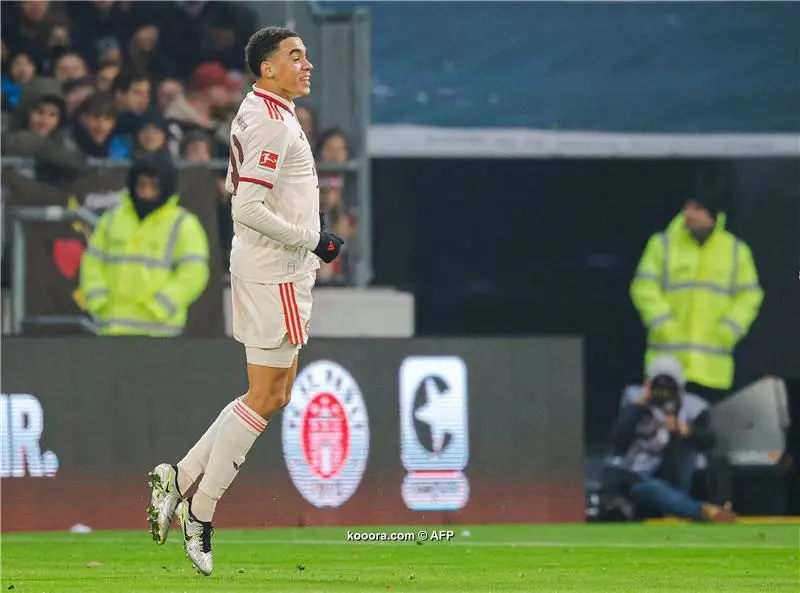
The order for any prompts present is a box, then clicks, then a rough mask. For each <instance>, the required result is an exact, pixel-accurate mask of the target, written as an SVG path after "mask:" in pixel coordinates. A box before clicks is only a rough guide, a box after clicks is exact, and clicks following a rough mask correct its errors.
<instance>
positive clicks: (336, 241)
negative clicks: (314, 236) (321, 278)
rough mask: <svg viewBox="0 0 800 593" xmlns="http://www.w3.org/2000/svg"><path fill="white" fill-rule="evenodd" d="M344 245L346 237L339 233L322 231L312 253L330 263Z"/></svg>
mask: <svg viewBox="0 0 800 593" xmlns="http://www.w3.org/2000/svg"><path fill="white" fill-rule="evenodd" d="M342 245H344V239H342V238H341V237H340V236H339V235H334V234H333V233H326V232H325V231H322V232H321V233H320V234H319V243H317V247H316V249H314V251H313V252H312V253H314V255H316V256H317V257H319V258H320V259H321V260H322V261H324V262H325V263H326V264H329V263H331V262H332V261H333V260H335V259H336V257H337V256H338V255H339V251H340V250H341V249H342Z"/></svg>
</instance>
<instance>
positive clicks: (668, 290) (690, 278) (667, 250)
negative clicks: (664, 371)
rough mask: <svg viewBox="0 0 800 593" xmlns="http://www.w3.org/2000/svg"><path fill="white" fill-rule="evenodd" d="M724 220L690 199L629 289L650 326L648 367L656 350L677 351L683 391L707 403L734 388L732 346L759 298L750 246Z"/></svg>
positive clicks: (710, 206) (650, 248)
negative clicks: (686, 383)
mask: <svg viewBox="0 0 800 593" xmlns="http://www.w3.org/2000/svg"><path fill="white" fill-rule="evenodd" d="M725 221H726V217H725V214H724V213H723V212H721V211H720V209H719V207H718V205H717V204H714V203H713V200H712V199H708V200H706V201H703V202H701V200H699V199H692V200H689V201H688V202H687V203H686V205H685V206H684V209H683V211H682V212H681V213H680V214H679V215H678V216H676V217H675V218H674V219H673V221H672V222H671V223H670V225H669V226H668V227H667V229H666V231H664V232H661V233H657V234H655V235H653V236H652V237H650V240H649V241H648V243H647V247H646V248H645V250H644V253H643V254H642V258H641V260H640V261H639V266H638V268H637V270H636V276H635V278H634V280H633V283H632V285H631V289H630V294H631V298H632V300H633V303H634V305H635V307H636V309H637V310H638V312H639V315H640V316H641V318H642V322H643V323H644V325H645V327H646V328H647V331H648V335H647V352H646V355H645V368H647V366H649V364H650V363H651V362H652V360H653V359H654V358H655V357H657V356H659V355H663V354H670V355H672V356H674V357H675V358H677V359H678V360H679V361H680V363H681V365H682V366H683V367H684V369H685V371H686V378H687V380H688V381H689V382H690V383H691V385H690V386H689V387H688V388H687V389H689V390H690V391H693V392H694V393H697V394H698V395H700V396H701V397H706V398H707V399H710V400H711V402H710V403H715V402H714V400H718V399H719V398H720V395H722V394H721V392H720V391H721V390H728V389H730V388H731V386H732V384H733V377H734V363H733V350H734V347H735V346H736V344H738V343H739V341H740V340H741V339H742V338H743V337H744V336H745V335H746V334H747V332H748V330H749V329H750V325H751V324H752V323H753V321H754V320H755V318H756V317H757V316H758V311H759V307H760V306H761V301H762V300H763V298H764V293H763V291H762V290H761V287H760V286H759V283H758V273H757V271H756V266H755V263H754V262H753V256H752V253H751V252H750V248H749V247H748V246H747V244H746V243H745V242H744V241H742V240H741V239H739V238H738V237H736V236H734V235H733V234H732V233H730V232H729V231H727V230H725ZM714 392H717V393H714Z"/></svg>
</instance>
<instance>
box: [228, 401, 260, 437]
mask: <svg viewBox="0 0 800 593" xmlns="http://www.w3.org/2000/svg"><path fill="white" fill-rule="evenodd" d="M233 411H234V413H235V414H236V415H237V416H238V417H239V419H240V420H241V421H242V422H244V423H245V424H247V425H248V426H249V427H250V428H252V429H253V430H256V431H258V432H263V431H264V427H263V426H259V425H258V424H256V423H255V422H254V421H253V419H252V418H250V416H248V415H247V412H245V411H244V409H242V407H241V406H239V405H235V406H234V407H233Z"/></svg>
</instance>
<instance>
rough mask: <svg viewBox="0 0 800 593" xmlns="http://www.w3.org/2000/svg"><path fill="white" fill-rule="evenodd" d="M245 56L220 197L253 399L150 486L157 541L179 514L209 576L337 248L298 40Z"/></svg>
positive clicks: (260, 37)
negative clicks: (247, 82) (233, 497)
mask: <svg viewBox="0 0 800 593" xmlns="http://www.w3.org/2000/svg"><path fill="white" fill-rule="evenodd" d="M245 56H246V59H247V65H248V67H249V68H250V70H251V71H252V72H253V74H254V75H255V76H256V77H257V80H256V83H255V84H254V85H253V90H252V92H250V93H248V94H247V96H246V97H245V99H244V100H243V101H242V104H241V106H240V107H239V111H238V113H237V114H236V117H235V118H234V120H233V124H232V126H231V152H230V163H229V165H228V177H227V188H228V191H230V192H231V193H232V194H233V197H232V212H233V220H234V238H233V244H232V250H231V264H230V272H231V290H232V302H233V334H234V337H235V339H236V340H237V341H239V342H241V343H242V344H244V349H245V355H246V359H247V377H248V383H249V385H248V390H247V393H245V394H244V395H243V396H241V397H238V398H237V399H235V400H234V401H232V402H230V403H229V404H228V405H227V406H226V407H225V408H224V409H223V410H222V412H221V413H220V415H219V416H218V417H217V419H216V420H215V421H214V423H213V424H212V425H211V427H210V428H209V429H208V430H207V431H206V433H205V434H203V436H202V437H200V440H199V441H198V442H197V444H196V445H195V446H194V447H192V449H191V450H190V451H189V452H188V453H187V454H186V456H185V457H184V458H183V459H182V460H181V461H179V462H178V464H177V465H170V464H168V463H162V464H160V465H158V466H156V467H155V468H154V469H153V471H152V472H150V474H149V482H148V483H149V485H150V487H151V488H152V495H151V505H150V507H149V508H148V520H149V521H150V525H151V532H152V536H153V539H154V540H155V541H156V542H157V543H159V544H162V543H164V542H165V541H166V538H167V532H168V530H169V526H170V522H171V520H172V518H173V516H174V515H177V517H178V521H179V523H180V525H181V526H182V528H183V534H184V547H185V550H186V555H187V556H188V557H189V559H190V560H191V561H192V563H193V564H194V565H195V567H196V568H197V570H198V571H200V572H201V573H202V574H204V575H206V576H208V575H210V574H211V571H212V569H213V560H212V554H211V538H212V535H213V533H214V530H213V528H212V526H211V521H212V519H213V516H214V510H215V508H216V506H217V503H218V502H219V500H220V498H221V497H222V495H223V494H224V493H225V490H227V488H228V487H229V486H230V485H231V483H232V482H233V480H234V478H235V477H236V474H237V473H238V472H239V469H240V468H241V467H242V464H243V463H244V461H245V458H246V456H247V454H248V452H249V451H250V448H251V447H252V446H253V443H254V442H255V440H256V439H257V438H258V436H259V435H260V434H261V433H262V432H263V431H264V429H265V428H266V427H267V423H268V422H269V421H270V420H271V419H272V418H273V417H274V416H275V415H276V414H277V413H278V412H279V411H280V410H281V409H282V408H283V407H285V406H286V405H287V404H288V403H289V398H290V395H291V390H292V383H293V382H294V379H295V376H296V373H297V356H298V352H299V350H300V348H301V347H302V346H303V344H305V343H306V342H307V340H308V324H309V319H310V317H311V289H312V287H313V285H314V282H315V279H316V271H317V269H318V268H319V266H320V264H319V260H320V259H321V260H323V261H324V262H326V263H330V262H332V261H333V260H334V259H335V258H336V257H337V255H338V254H339V251H340V249H341V246H342V243H343V241H342V239H341V238H340V237H338V236H336V235H333V234H331V233H327V232H325V231H323V230H321V228H320V227H321V225H320V216H319V188H318V185H319V184H318V179H317V171H316V166H315V164H314V157H313V155H312V151H311V147H310V146H309V143H308V139H307V138H306V136H305V134H303V131H302V130H301V128H300V124H299V122H298V121H297V118H296V117H295V111H294V103H293V100H294V99H295V98H296V97H302V96H306V95H308V94H309V92H310V90H311V71H312V69H313V66H312V65H311V62H309V61H308V57H307V55H306V47H305V45H304V44H303V41H302V40H301V39H300V38H299V37H298V35H297V34H296V33H294V32H293V31H290V30H288V29H284V28H279V27H267V28H265V29H261V30H260V31H258V32H256V33H255V34H253V36H252V37H251V38H250V40H249V41H248V43H247V47H246V49H245ZM201 475H202V479H200V480H199V483H198V484H197V490H196V492H195V493H194V495H192V496H187V493H188V491H189V489H190V488H192V487H193V486H194V485H195V483H197V482H198V478H200V476H201Z"/></svg>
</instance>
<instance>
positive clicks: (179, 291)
mask: <svg viewBox="0 0 800 593" xmlns="http://www.w3.org/2000/svg"><path fill="white" fill-rule="evenodd" d="M208 257H209V249H208V237H207V236H206V233H205V230H204V229H203V226H202V225H201V224H200V221H199V220H198V218H197V217H196V216H195V215H194V214H192V213H190V212H188V211H187V210H186V209H185V208H182V207H181V206H179V205H178V196H177V195H174V196H172V197H171V198H170V199H169V200H168V201H167V202H166V203H165V204H164V205H163V206H161V207H160V208H158V209H157V210H156V211H154V212H152V213H151V214H150V215H149V216H146V217H145V218H144V220H140V219H139V217H138V216H137V214H136V211H135V210H134V208H133V203H132V201H131V199H130V197H129V196H128V195H124V196H123V197H122V202H121V203H120V204H119V205H118V206H116V207H115V208H113V209H111V210H108V211H106V212H105V213H104V214H103V215H102V216H101V218H100V221H99V222H98V224H97V226H96V227H95V229H94V232H93V234H92V237H91V239H90V241H89V245H88V247H87V249H86V251H85V252H84V254H83V257H82V259H81V270H80V285H81V289H82V291H83V293H84V295H85V298H86V306H87V309H88V311H89V313H90V314H91V315H92V317H93V318H94V319H95V321H96V322H97V323H98V324H99V333H100V334H102V335H140V336H141V335H145V336H153V337H166V336H177V335H180V334H181V333H182V331H183V328H184V327H185V325H186V317H187V313H188V309H189V306H190V305H191V304H192V303H193V302H194V301H195V300H197V298H198V297H199V296H200V295H201V294H202V293H203V290H205V287H206V285H207V284H208V277H209V266H208Z"/></svg>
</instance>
